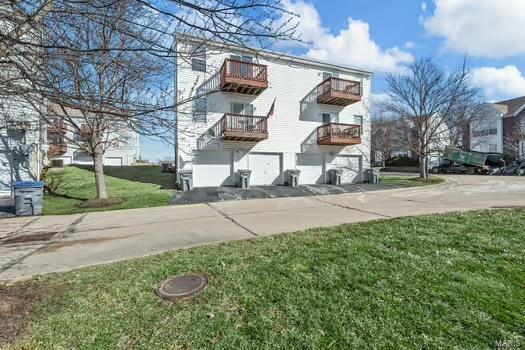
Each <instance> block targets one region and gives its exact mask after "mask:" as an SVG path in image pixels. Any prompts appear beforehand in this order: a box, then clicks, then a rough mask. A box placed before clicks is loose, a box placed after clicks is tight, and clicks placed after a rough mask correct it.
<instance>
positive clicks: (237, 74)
mask: <svg viewBox="0 0 525 350" xmlns="http://www.w3.org/2000/svg"><path fill="white" fill-rule="evenodd" d="M220 79H221V81H220V89H221V90H222V91H226V92H232V93H237V94H245V95H259V94H260V93H261V92H263V91H264V90H265V89H266V88H267V87H268V67H267V66H265V65H262V64H256V63H249V62H242V61H237V60H233V59H230V58H227V59H225V60H224V63H223V65H222V67H221V71H220Z"/></svg>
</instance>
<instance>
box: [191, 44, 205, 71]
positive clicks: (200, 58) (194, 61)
mask: <svg viewBox="0 0 525 350" xmlns="http://www.w3.org/2000/svg"><path fill="white" fill-rule="evenodd" d="M190 53H191V69H192V70H194V71H197V72H206V49H205V48H204V47H202V46H201V45H191V46H190Z"/></svg>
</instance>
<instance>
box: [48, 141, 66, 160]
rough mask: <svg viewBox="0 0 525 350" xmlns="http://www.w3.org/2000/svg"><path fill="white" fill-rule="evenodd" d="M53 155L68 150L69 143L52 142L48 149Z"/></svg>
mask: <svg viewBox="0 0 525 350" xmlns="http://www.w3.org/2000/svg"><path fill="white" fill-rule="evenodd" d="M48 152H49V155H50V156H51V157H54V156H58V155H62V154H64V153H66V152H67V144H65V143H50V144H49V149H48Z"/></svg>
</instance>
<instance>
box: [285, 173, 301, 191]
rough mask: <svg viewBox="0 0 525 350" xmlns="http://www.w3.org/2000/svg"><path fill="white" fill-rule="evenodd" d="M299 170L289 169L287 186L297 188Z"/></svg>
mask: <svg viewBox="0 0 525 350" xmlns="http://www.w3.org/2000/svg"><path fill="white" fill-rule="evenodd" d="M300 173H301V170H297V169H290V170H288V186H290V187H297V186H298V185H299V174H300Z"/></svg>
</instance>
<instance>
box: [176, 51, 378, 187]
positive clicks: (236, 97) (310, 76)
mask: <svg viewBox="0 0 525 350" xmlns="http://www.w3.org/2000/svg"><path fill="white" fill-rule="evenodd" d="M226 51H227V50H221V52H220V53H218V54H212V52H213V51H212V50H209V51H208V55H207V57H206V58H207V62H206V63H207V72H206V73H205V74H202V73H199V72H195V71H193V70H192V69H191V63H189V62H188V61H184V60H179V61H178V79H177V80H178V85H179V86H178V90H179V91H181V95H180V97H179V98H180V99H186V98H191V97H192V96H194V94H195V91H200V90H199V89H200V87H201V86H204V84H203V83H204V82H208V81H213V79H216V78H217V77H218V73H219V71H220V68H221V67H222V65H223V63H224V60H225V59H226V58H232V56H231V55H232V54H236V53H235V52H226ZM238 56H241V60H242V54H241V53H238ZM236 59H238V57H236ZM253 62H254V63H255V62H257V63H260V64H264V65H267V67H268V68H267V72H268V84H269V88H268V89H266V90H264V91H263V92H262V93H261V94H260V95H257V96H253V95H242V94H234V93H224V92H217V93H211V94H208V95H207V97H206V99H207V118H206V123H204V122H203V123H197V122H195V121H194V120H193V118H192V114H191V113H179V116H178V118H179V119H178V128H179V130H180V132H179V134H178V143H179V159H178V164H179V168H180V169H192V167H193V166H194V165H193V164H192V155H193V154H195V153H196V152H203V151H210V152H213V151H229V152H233V154H234V170H233V173H234V176H237V171H238V169H247V168H248V153H279V154H281V167H282V169H281V171H282V172H283V173H284V172H285V171H286V170H289V169H296V168H299V163H298V159H299V158H298V154H325V153H330V152H332V153H333V154H340V155H356V156H358V155H369V154H370V110H371V108H370V92H371V79H368V76H367V74H364V73H360V72H358V71H353V70H349V69H348V70H345V69H343V68H341V69H334V71H333V73H336V74H338V75H339V77H340V78H341V79H348V80H353V81H361V80H362V81H363V83H364V89H363V93H364V95H363V98H362V101H360V102H357V103H354V104H352V105H349V106H347V107H339V106H330V105H321V104H317V103H316V102H312V103H308V104H304V107H303V104H301V101H302V100H303V99H304V98H305V97H306V96H308V94H309V93H310V92H311V91H312V90H313V89H314V88H315V87H316V86H317V85H318V84H319V82H320V81H321V80H322V79H323V73H329V72H331V69H332V67H329V66H326V65H323V64H321V63H319V64H317V63H312V64H309V63H306V62H297V63H295V62H294V63H293V64H290V62H289V61H286V59H285V60H280V59H278V58H276V59H271V60H266V59H265V58H264V56H261V57H258V58H257V59H255V58H254V60H253ZM274 100H275V110H274V115H273V116H272V117H270V118H269V119H268V121H267V123H268V138H267V139H265V140H262V141H259V142H241V141H232V140H222V139H221V138H220V135H219V134H218V133H211V134H210V133H209V130H210V128H213V127H214V126H215V127H216V126H217V125H219V124H218V123H219V121H220V120H221V118H222V117H223V116H224V114H225V113H233V112H238V111H240V110H241V109H240V107H235V109H233V107H232V104H233V103H239V104H243V106H246V105H250V106H252V107H249V108H250V110H248V111H247V110H246V107H243V110H242V113H245V114H250V113H251V111H252V110H253V114H254V115H267V114H268V111H269V110H270V108H271V106H272V103H273V102H274ZM187 107H188V109H191V108H192V104H191V103H189V104H188V106H187ZM184 108H185V107H184V106H182V107H181V110H184ZM323 113H328V114H331V116H330V120H331V121H338V122H339V123H344V124H354V123H355V119H354V116H363V135H362V137H361V144H360V145H352V146H346V147H342V146H319V145H317V138H316V135H317V134H316V130H317V128H318V127H319V126H320V125H321V124H322V122H323ZM332 114H333V115H334V117H332ZM335 116H338V119H335ZM214 130H218V129H214ZM206 135H214V136H210V137H208V138H207V140H206V142H199V141H202V139H203V138H206V137H207V136H206ZM305 157H308V156H305ZM369 158H370V157H369V156H365V157H363V162H364V167H365V168H366V167H368V166H369V165H368V159H369ZM316 172H317V173H318V172H319V171H318V170H316ZM311 177H312V178H315V174H314V175H312V176H311ZM316 180H317V179H316ZM300 182H301V180H300ZM302 183H305V182H302ZM194 185H195V186H196V187H199V186H201V184H200V183H199V179H198V178H195V177H194Z"/></svg>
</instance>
